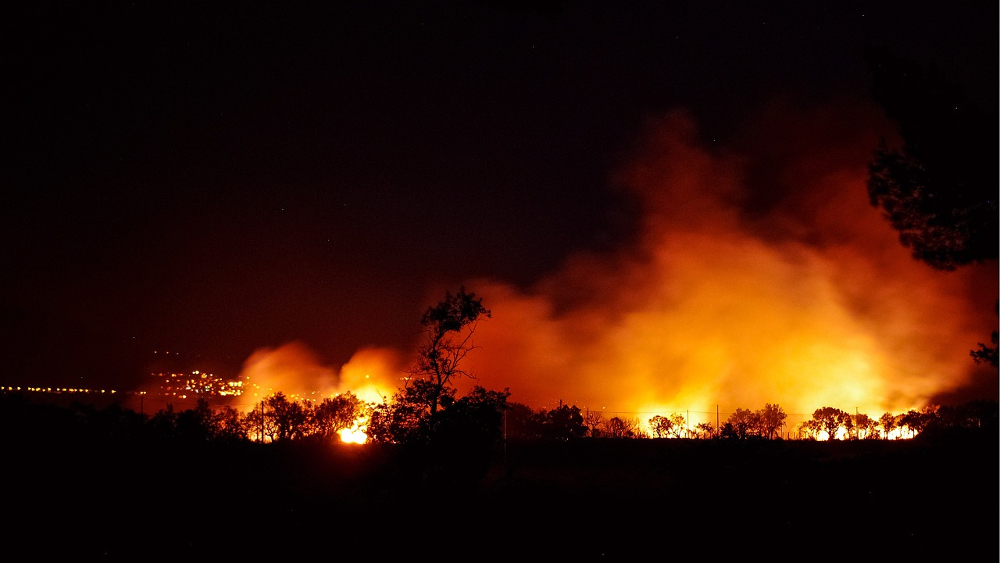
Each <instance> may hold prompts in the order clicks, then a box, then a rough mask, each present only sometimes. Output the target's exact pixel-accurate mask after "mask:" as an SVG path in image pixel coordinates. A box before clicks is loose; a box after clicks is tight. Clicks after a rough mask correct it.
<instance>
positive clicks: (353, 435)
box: [338, 428, 368, 444]
mask: <svg viewBox="0 0 1000 563" xmlns="http://www.w3.org/2000/svg"><path fill="white" fill-rule="evenodd" d="M338 434H339V435H340V441H341V442H344V443H345V444H364V443H365V442H367V441H368V435H367V434H365V433H364V431H362V430H360V429H358V428H344V429H343V430H341V431H340V432H338Z"/></svg>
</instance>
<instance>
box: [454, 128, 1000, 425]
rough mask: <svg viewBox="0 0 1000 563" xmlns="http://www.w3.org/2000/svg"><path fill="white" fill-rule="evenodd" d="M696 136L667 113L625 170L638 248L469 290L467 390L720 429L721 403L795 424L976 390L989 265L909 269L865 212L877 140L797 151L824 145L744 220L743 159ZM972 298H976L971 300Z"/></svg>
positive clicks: (791, 168)
mask: <svg viewBox="0 0 1000 563" xmlns="http://www.w3.org/2000/svg"><path fill="white" fill-rule="evenodd" d="M807 117H808V118H807V119H803V120H801V121H802V122H804V123H808V124H809V127H816V128H818V129H819V130H829V128H827V129H824V128H823V127H822V125H823V123H822V121H819V122H817V119H815V118H814V117H812V116H807ZM821 117H822V116H821ZM861 130H862V131H863V132H864V129H863V128H862V129H861ZM786 133H787V132H786ZM793 133H794V132H793ZM773 134H774V135H775V136H780V135H781V134H782V133H777V132H775V133H773ZM788 135H789V136H792V137H794V135H792V134H791V133H788ZM694 138H695V130H694V127H693V124H692V122H691V121H690V120H689V119H688V118H687V117H685V116H684V115H681V114H674V115H671V116H669V117H668V118H667V119H665V120H664V121H663V122H662V123H660V124H658V126H657V127H655V128H654V129H653V135H652V136H651V139H650V141H649V144H648V148H647V150H646V152H645V154H644V155H643V156H641V157H640V158H638V159H637V160H636V161H635V162H634V163H632V164H631V165H630V166H628V167H627V168H626V169H625V171H624V172H623V173H622V174H621V175H620V178H619V181H620V182H621V183H622V184H623V185H624V186H625V187H626V188H627V189H629V190H631V191H632V193H634V194H636V195H637V196H638V197H639V199H640V201H641V202H642V203H643V204H644V207H643V208H644V222H643V230H642V232H641V235H640V237H639V239H638V243H637V244H636V246H635V247H633V248H630V249H627V250H625V251H623V252H620V253H618V254H615V255H593V254H587V255H580V256H574V257H572V258H571V259H570V260H569V261H567V263H566V264H565V265H564V267H563V268H562V269H561V270H560V271H558V272H556V273H555V274H554V275H553V276H551V277H549V278H547V279H544V280H542V281H541V282H540V283H538V284H536V285H535V286H534V287H531V288H529V289H528V290H527V291H522V290H519V289H517V288H515V287H513V286H510V285H508V284H504V283H501V282H495V281H491V280H480V281H475V282H474V283H473V282H470V283H469V284H468V285H469V286H470V287H474V288H475V290H476V292H477V293H478V294H481V295H483V296H484V299H485V301H486V302H487V303H489V306H490V308H491V309H492V311H493V318H492V319H491V320H490V321H488V322H485V323H481V324H480V325H479V327H478V330H477V332H476V335H475V336H476V344H481V348H480V349H478V350H476V351H475V353H473V354H470V355H469V356H468V358H467V360H468V362H469V365H471V366H472V367H473V370H474V371H475V373H476V374H477V375H478V377H479V380H478V381H477V383H479V384H482V385H484V386H486V387H489V388H502V387H510V389H511V391H512V392H513V395H512V397H511V400H519V401H523V402H528V403H529V404H531V403H534V405H536V406H553V405H554V404H555V403H556V401H557V400H559V399H561V400H562V401H563V402H567V403H571V404H576V405H578V406H581V407H582V406H588V407H593V408H601V407H604V406H608V407H609V410H620V411H627V412H633V413H638V414H636V416H637V417H639V418H640V419H641V420H643V421H645V419H647V418H649V417H650V416H652V414H669V413H671V412H682V413H683V412H685V409H688V410H691V411H698V413H699V414H698V416H699V417H700V418H701V419H702V420H704V419H709V420H711V422H714V418H715V416H714V411H715V410H716V407H717V405H720V404H721V405H722V408H723V410H732V409H735V408H737V407H743V408H752V409H756V408H760V407H762V406H763V405H764V404H765V403H766V402H767V403H778V404H780V405H781V406H782V407H783V408H784V409H785V410H786V412H788V413H789V414H790V419H792V418H793V417H792V416H791V415H792V414H793V413H795V416H796V417H798V420H797V421H798V422H800V421H801V420H803V417H805V418H808V413H811V412H812V411H813V410H815V409H816V408H819V407H822V406H835V407H838V408H843V409H845V410H850V411H851V412H854V411H855V410H856V409H857V410H859V411H860V412H864V413H869V414H872V415H875V416H878V415H879V414H881V413H883V412H886V411H891V412H903V411H905V410H907V409H911V408H920V407H922V406H924V405H926V404H927V403H928V402H929V401H931V400H932V399H933V398H934V397H935V396H936V395H938V394H939V393H942V392H947V391H949V390H952V389H955V388H958V387H961V386H963V385H965V384H967V383H968V382H969V380H970V378H971V377H973V374H974V371H975V366H974V364H973V363H972V362H971V360H970V358H969V353H968V351H969V349H970V348H971V347H973V346H974V345H975V343H976V342H977V341H982V340H983V335H984V334H985V335H988V334H989V330H990V327H991V325H993V326H995V318H994V319H990V318H989V317H990V316H992V314H993V312H992V311H991V310H990V308H991V306H992V303H993V300H994V299H995V295H996V280H997V278H996V275H995V268H993V270H994V271H990V269H989V268H976V267H971V266H970V267H967V268H963V269H961V270H959V271H956V272H940V271H935V270H933V269H931V268H930V267H928V266H926V265H924V264H922V263H919V262H917V261H915V260H913V259H911V258H910V256H909V254H908V251H907V250H906V249H905V248H903V247H902V246H901V245H900V244H899V242H898V240H897V238H896V234H895V233H894V232H893V231H892V230H891V228H890V227H889V226H888V225H887V224H886V223H885V222H884V221H883V220H882V219H881V217H880V215H879V212H878V210H876V209H874V208H872V207H870V206H869V205H868V201H867V194H866V191H865V180H866V173H867V172H866V163H867V159H868V158H869V156H870V154H871V153H870V150H871V147H874V146H875V144H876V141H877V137H875V138H874V140H873V138H872V137H871V136H866V135H862V136H861V139H860V140H858V139H857V138H855V137H852V138H849V139H846V140H844V141H843V142H842V143H843V144H847V145H848V147H847V148H845V147H844V146H833V147H829V146H825V145H824V144H823V143H826V142H827V140H826V139H819V140H817V139H813V140H812V141H810V140H809V139H805V140H802V139H799V138H796V142H799V141H801V143H805V144H806V145H808V144H809V143H810V142H815V143H818V144H815V145H814V146H811V147H798V146H796V147H795V150H794V151H792V154H788V155H783V156H784V158H785V159H786V160H787V162H782V166H781V167H777V168H778V169H777V170H776V171H773V174H774V175H775V177H776V178H778V179H779V180H783V181H784V182H786V183H787V184H788V185H789V186H792V187H793V188H794V191H793V192H790V195H788V196H787V197H785V198H784V199H783V200H781V201H779V202H777V203H774V202H771V203H770V206H769V207H765V208H764V209H762V210H758V211H756V212H754V213H747V212H746V211H745V208H746V207H747V206H746V205H745V203H744V202H746V201H747V200H749V199H752V196H753V194H752V193H749V192H748V188H747V187H746V185H745V184H744V182H743V177H744V175H745V171H744V168H743V163H744V162H746V161H745V159H743V158H737V157H733V156H720V155H719V154H716V153H709V152H708V151H706V150H704V149H702V148H700V147H699V146H698V145H697V143H696V142H695V140H694ZM789 143H791V141H789ZM851 146H861V147H862V148H863V150H853V151H852V150H848V149H849V148H850V147H851ZM804 148H811V150H809V151H807V150H803V149H804ZM767 149H769V150H776V151H781V150H785V149H787V147H777V148H775V147H772V146H769V147H767ZM789 150H791V149H789ZM984 275H985V276H984ZM984 280H985V283H984ZM970 287H985V288H986V291H985V292H983V293H982V295H985V296H986V297H985V298H981V299H980V300H975V299H970V298H969V296H968V294H969V288H970ZM980 297H981V296H980ZM692 418H694V417H692ZM725 418H726V416H725V415H723V416H722V421H725ZM697 422H698V420H693V421H692V424H695V423H697ZM791 422H792V420H789V423H790V424H789V426H790V427H791Z"/></svg>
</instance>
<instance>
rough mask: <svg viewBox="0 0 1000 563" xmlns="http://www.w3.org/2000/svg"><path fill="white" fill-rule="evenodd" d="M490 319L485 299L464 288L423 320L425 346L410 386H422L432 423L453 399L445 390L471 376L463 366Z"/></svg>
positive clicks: (413, 372) (411, 370)
mask: <svg viewBox="0 0 1000 563" xmlns="http://www.w3.org/2000/svg"><path fill="white" fill-rule="evenodd" d="M490 316H491V313H490V310H489V309H487V308H486V307H484V306H483V300H482V298H479V297H476V294H475V293H471V292H470V293H466V292H465V287H462V288H460V289H459V290H458V293H456V294H454V295H452V294H451V292H445V296H444V299H443V300H441V301H440V302H439V303H438V304H437V305H434V306H432V307H430V308H428V309H427V311H426V312H425V313H424V315H423V317H422V318H421V319H420V326H421V327H422V329H423V333H424V344H423V345H422V346H421V347H420V351H419V354H418V357H417V363H416V365H415V366H414V367H413V368H411V369H410V376H411V379H409V380H408V382H407V383H408V384H410V382H411V381H412V384H413V385H417V386H420V388H419V389H418V395H419V397H420V398H421V399H422V400H423V401H424V402H425V403H426V405H427V408H428V410H429V414H430V417H431V418H432V419H433V418H434V417H435V415H436V413H437V411H438V408H439V407H441V406H442V399H444V400H448V399H449V398H450V397H449V395H448V394H447V393H445V390H446V388H448V386H450V385H451V384H452V380H453V379H455V378H456V377H460V376H463V375H465V376H468V375H470V374H469V373H468V372H466V371H465V370H464V369H462V368H461V366H460V364H461V362H462V360H463V359H464V358H465V356H466V355H468V353H469V352H470V351H471V350H472V349H473V348H474V347H475V346H474V345H473V343H472V335H473V333H474V332H475V331H476V324H477V323H478V321H479V319H481V318H483V317H485V318H490ZM420 382H424V383H420Z"/></svg>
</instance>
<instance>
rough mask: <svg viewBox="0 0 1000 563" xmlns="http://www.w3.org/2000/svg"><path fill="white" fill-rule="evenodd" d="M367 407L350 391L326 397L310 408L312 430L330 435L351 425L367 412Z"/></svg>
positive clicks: (323, 434) (326, 435)
mask: <svg viewBox="0 0 1000 563" xmlns="http://www.w3.org/2000/svg"><path fill="white" fill-rule="evenodd" d="M368 409H369V407H368V404H367V403H365V402H364V401H362V400H361V399H359V398H358V397H357V396H356V395H354V393H352V392H350V391H347V392H346V393H341V394H339V395H337V396H336V397H332V398H330V397H327V398H325V399H323V401H322V402H320V403H319V404H318V405H316V406H315V407H314V408H313V410H312V417H313V424H314V425H315V429H314V431H315V432H317V433H319V434H320V435H322V436H325V437H332V436H334V435H336V434H337V432H340V431H341V430H344V429H348V428H351V427H353V426H354V424H355V423H356V422H357V421H358V420H359V419H362V418H364V417H365V416H366V415H367V414H368Z"/></svg>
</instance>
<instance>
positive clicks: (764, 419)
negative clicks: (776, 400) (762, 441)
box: [754, 403, 788, 440]
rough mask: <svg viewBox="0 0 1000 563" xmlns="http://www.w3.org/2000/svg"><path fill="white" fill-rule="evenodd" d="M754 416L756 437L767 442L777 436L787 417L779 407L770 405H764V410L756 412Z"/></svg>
mask: <svg viewBox="0 0 1000 563" xmlns="http://www.w3.org/2000/svg"><path fill="white" fill-rule="evenodd" d="M755 414H756V416H755V417H754V418H755V421H756V422H757V425H758V428H757V430H758V435H759V436H760V437H761V438H767V439H769V440H770V439H773V438H775V437H777V436H778V434H779V432H780V431H781V427H782V425H784V424H785V418H787V416H788V415H786V414H785V411H784V410H782V408H781V407H779V406H778V405H772V404H770V403H765V404H764V408H762V409H760V410H758V411H757V412H756V413H755Z"/></svg>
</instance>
